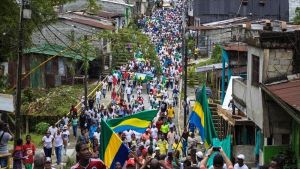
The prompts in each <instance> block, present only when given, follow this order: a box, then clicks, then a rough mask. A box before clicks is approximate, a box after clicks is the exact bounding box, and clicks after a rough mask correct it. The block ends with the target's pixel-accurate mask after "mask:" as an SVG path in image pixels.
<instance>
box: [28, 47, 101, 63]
mask: <svg viewBox="0 0 300 169" xmlns="http://www.w3.org/2000/svg"><path fill="white" fill-rule="evenodd" d="M24 53H25V54H29V53H37V54H42V55H49V56H60V57H65V58H71V59H76V60H83V58H82V56H81V55H80V54H79V52H78V53H75V52H74V51H70V50H69V49H68V48H67V47H64V46H60V45H49V44H44V45H40V46H36V47H32V48H27V49H24ZM94 59H95V57H91V56H89V57H88V60H89V61H92V60H94Z"/></svg>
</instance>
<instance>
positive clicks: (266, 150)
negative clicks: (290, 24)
mask: <svg viewBox="0 0 300 169" xmlns="http://www.w3.org/2000/svg"><path fill="white" fill-rule="evenodd" d="M298 39H300V33H299V31H293V32H274V31H260V32H259V34H258V36H256V37H251V38H248V39H247V40H246V41H247V44H248V57H247V59H248V60H247V76H246V77H244V78H236V79H233V80H232V98H233V104H234V105H235V107H236V108H237V109H238V112H242V113H243V114H244V115H245V116H246V117H247V119H249V120H251V121H252V122H254V123H255V128H256V130H255V132H256V133H255V137H257V138H258V140H256V141H255V148H257V149H256V151H255V152H253V154H252V156H255V157H256V158H259V159H261V160H259V162H260V164H268V163H269V162H270V160H271V159H272V158H273V157H275V156H279V155H280V154H285V153H288V154H292V159H293V160H292V161H293V162H292V163H290V164H287V165H288V167H292V168H293V167H294V168H299V167H300V154H299V153H300V146H299V142H300V139H299V135H300V111H299V105H298V102H299V100H300V97H299V96H300V90H298V88H299V75H298V73H300V62H299V61H300V59H299V58H300V56H299V52H297V51H299V46H300V43H299V42H300V41H299V40H298ZM294 74H296V75H294ZM295 79H296V80H295ZM230 113H232V112H231V111H229V114H230ZM261 140H264V141H261Z"/></svg>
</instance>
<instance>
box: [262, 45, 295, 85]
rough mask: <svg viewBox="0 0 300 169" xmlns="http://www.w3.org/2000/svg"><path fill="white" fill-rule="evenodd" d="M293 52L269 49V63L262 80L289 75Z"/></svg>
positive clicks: (291, 68) (291, 67)
mask: <svg viewBox="0 0 300 169" xmlns="http://www.w3.org/2000/svg"><path fill="white" fill-rule="evenodd" d="M292 62H293V51H292V50H290V49H270V52H269V62H268V65H267V68H266V76H265V78H264V80H267V79H269V78H274V77H278V76H282V75H291V74H292V70H293V65H292Z"/></svg>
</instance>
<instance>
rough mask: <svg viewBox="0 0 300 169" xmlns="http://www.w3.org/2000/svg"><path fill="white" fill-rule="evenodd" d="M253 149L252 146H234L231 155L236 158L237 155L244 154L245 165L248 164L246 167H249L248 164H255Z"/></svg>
mask: <svg viewBox="0 0 300 169" xmlns="http://www.w3.org/2000/svg"><path fill="white" fill-rule="evenodd" d="M254 148H255V147H254V146H250V145H235V146H233V150H232V154H233V156H234V157H236V156H237V155H239V154H244V155H245V163H246V164H248V167H251V166H249V164H250V165H253V163H254V162H255V154H254ZM253 167H254V166H253Z"/></svg>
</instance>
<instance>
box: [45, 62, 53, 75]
mask: <svg viewBox="0 0 300 169" xmlns="http://www.w3.org/2000/svg"><path fill="white" fill-rule="evenodd" d="M46 73H47V74H52V61H51V60H50V61H49V62H47V63H46Z"/></svg>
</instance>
